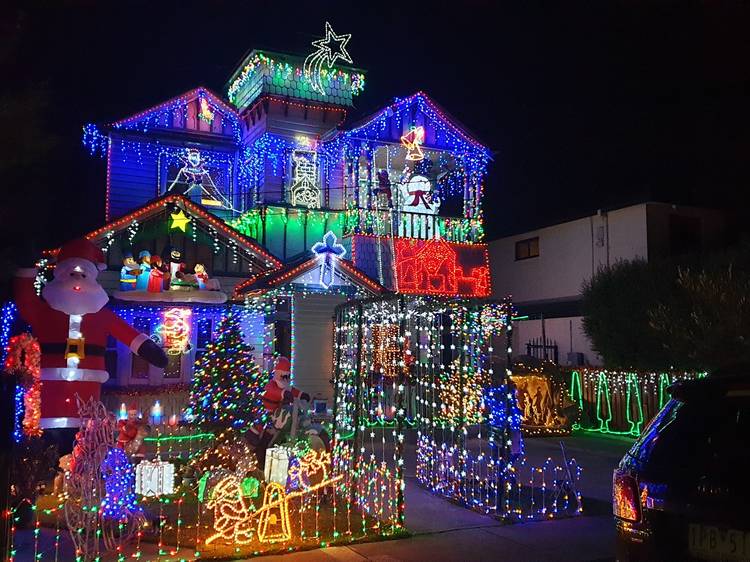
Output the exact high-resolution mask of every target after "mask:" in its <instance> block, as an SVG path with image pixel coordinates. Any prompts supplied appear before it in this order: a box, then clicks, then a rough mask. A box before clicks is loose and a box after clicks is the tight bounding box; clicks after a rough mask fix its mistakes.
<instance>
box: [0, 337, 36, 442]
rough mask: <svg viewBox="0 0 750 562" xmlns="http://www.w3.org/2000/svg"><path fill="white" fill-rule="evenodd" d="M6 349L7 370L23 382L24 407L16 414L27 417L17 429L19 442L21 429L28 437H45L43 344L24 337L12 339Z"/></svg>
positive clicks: (19, 391)
mask: <svg viewBox="0 0 750 562" xmlns="http://www.w3.org/2000/svg"><path fill="white" fill-rule="evenodd" d="M6 349H7V354H6V357H5V371H6V372H7V373H10V374H15V375H17V376H19V377H20V379H21V380H20V384H19V385H18V391H17V392H18V393H19V395H20V396H21V397H22V400H23V407H22V408H16V414H17V415H19V414H20V413H21V412H23V418H22V419H21V418H20V417H19V419H18V420H17V422H18V423H17V424H16V427H15V428H14V436H15V441H16V442H18V441H20V438H21V430H22V431H23V435H25V436H27V437H39V436H40V435H41V434H42V428H41V427H40V425H39V424H40V422H41V419H42V410H41V405H42V402H41V388H42V381H41V378H40V377H41V369H40V366H41V350H40V348H39V342H38V341H37V340H36V338H34V336H32V335H31V334H21V335H18V336H13V337H12V338H10V339H9V340H8V345H7V348H6Z"/></svg>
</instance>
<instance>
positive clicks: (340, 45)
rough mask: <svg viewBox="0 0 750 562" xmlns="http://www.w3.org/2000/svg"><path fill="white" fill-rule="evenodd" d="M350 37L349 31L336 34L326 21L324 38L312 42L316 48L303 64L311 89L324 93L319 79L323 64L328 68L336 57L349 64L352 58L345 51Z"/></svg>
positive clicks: (331, 66) (334, 61)
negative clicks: (343, 33)
mask: <svg viewBox="0 0 750 562" xmlns="http://www.w3.org/2000/svg"><path fill="white" fill-rule="evenodd" d="M351 38H352V36H351V34H350V33H347V34H345V35H336V34H335V33H334V32H333V28H331V24H330V23H328V22H326V36H325V38H324V39H317V40H315V41H313V42H312V44H313V47H315V48H316V50H315V51H313V52H312V53H311V54H310V55H309V56H308V57H307V58H306V59H305V62H304V65H303V72H304V74H305V77H306V78H307V79H308V80H309V81H310V86H311V87H312V89H313V90H315V91H316V92H318V93H320V94H325V89H324V87H323V83H322V81H321V74H322V71H323V65H324V64H325V65H327V67H328V68H329V69H331V68H333V65H334V64H335V63H336V61H337V60H338V59H341V60H342V61H344V62H347V63H349V64H351V62H352V59H351V57H350V56H349V53H348V52H347V51H346V44H347V43H348V42H349V40H350V39H351Z"/></svg>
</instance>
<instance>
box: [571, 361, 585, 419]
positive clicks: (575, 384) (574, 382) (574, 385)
mask: <svg viewBox="0 0 750 562" xmlns="http://www.w3.org/2000/svg"><path fill="white" fill-rule="evenodd" d="M576 390H577V391H578V393H577V394H578V399H577V401H578V411H579V412H581V414H583V391H582V389H581V373H579V372H578V371H571V373H570V399H571V400H573V401H574V402H575V401H576V396H575V395H576ZM573 429H581V424H580V423H578V422H576V423H574V424H573Z"/></svg>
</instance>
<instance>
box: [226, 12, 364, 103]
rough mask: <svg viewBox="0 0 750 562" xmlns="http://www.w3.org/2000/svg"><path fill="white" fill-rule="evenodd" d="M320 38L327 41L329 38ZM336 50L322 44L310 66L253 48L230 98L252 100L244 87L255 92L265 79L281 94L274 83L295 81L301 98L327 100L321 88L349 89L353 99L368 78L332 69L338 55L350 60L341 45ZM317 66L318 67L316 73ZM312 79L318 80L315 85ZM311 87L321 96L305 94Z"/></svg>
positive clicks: (269, 88)
mask: <svg viewBox="0 0 750 562" xmlns="http://www.w3.org/2000/svg"><path fill="white" fill-rule="evenodd" d="M328 29H330V26H326V31H328ZM331 33H332V31H331ZM340 37H342V38H343V37H346V40H347V41H348V40H349V39H348V36H340ZM319 41H321V42H325V41H326V40H325V39H323V40H319ZM314 46H317V45H314ZM337 49H338V50H337V52H336V53H334V52H332V51H331V50H329V49H328V48H327V47H326V46H325V45H323V46H322V47H321V48H319V50H317V51H316V52H315V53H313V54H317V53H319V52H320V53H321V54H320V55H319V56H317V57H316V59H315V61H312V64H310V65H307V64H305V63H304V62H303V63H302V64H299V65H298V64H297V61H296V60H291V59H292V58H291V57H284V58H286V59H290V60H281V59H278V60H277V58H274V57H273V56H272V55H270V54H266V53H264V52H262V51H253V52H252V53H250V55H249V57H248V59H247V60H246V61H245V63H244V66H243V67H242V69H241V70H240V71H239V73H238V74H237V76H236V77H235V78H234V79H233V80H232V82H231V83H230V85H229V89H228V90H227V96H228V97H229V101H231V102H232V103H233V104H235V105H238V106H241V104H242V101H244V99H246V98H250V99H252V98H251V96H250V95H248V94H244V92H243V90H245V89H247V90H251V91H252V90H254V89H258V88H259V87H260V84H259V83H261V82H263V79H264V78H266V79H267V80H268V81H269V82H270V83H271V84H270V85H269V86H267V88H268V90H269V91H270V92H271V93H277V94H281V93H282V91H277V90H276V89H275V88H274V87H273V86H282V85H283V84H284V83H285V82H287V83H288V82H289V81H294V82H296V83H298V89H299V90H300V92H299V93H298V97H300V98H302V99H320V100H325V99H326V98H325V97H324V95H322V94H320V89H322V90H323V91H324V92H326V93H328V94H331V93H332V91H342V92H343V91H346V90H348V91H349V95H350V97H349V100H351V96H352V95H358V94H359V93H361V92H362V90H363V89H364V86H365V77H364V74H362V73H358V72H347V71H344V70H340V69H337V68H330V66H331V65H333V63H334V61H335V60H336V59H337V58H342V59H343V60H345V61H346V62H351V61H349V60H347V59H348V53H346V50H344V49H341V47H337ZM344 57H346V58H344ZM326 63H329V64H327V66H329V68H323V65H324V64H326ZM306 66H307V67H309V70H308V72H305V67H306ZM316 68H317V69H318V72H317V73H316V72H315V69H316ZM313 80H315V84H314V85H313ZM308 90H309V91H310V93H318V94H319V95H318V96H311V95H310V93H307V95H305V94H306V92H307V91H308ZM350 103H351V102H350Z"/></svg>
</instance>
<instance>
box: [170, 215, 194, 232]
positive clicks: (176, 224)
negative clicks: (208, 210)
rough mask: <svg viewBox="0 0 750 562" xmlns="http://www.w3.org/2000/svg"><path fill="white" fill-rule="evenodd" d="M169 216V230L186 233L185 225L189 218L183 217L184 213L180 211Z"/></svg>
mask: <svg viewBox="0 0 750 562" xmlns="http://www.w3.org/2000/svg"><path fill="white" fill-rule="evenodd" d="M170 216H171V217H172V224H170V225H169V228H170V229H172V230H181V231H182V232H187V225H188V223H189V222H190V217H188V216H187V215H185V213H183V212H182V209H180V210H179V211H177V212H176V213H172V214H171V215H170Z"/></svg>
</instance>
